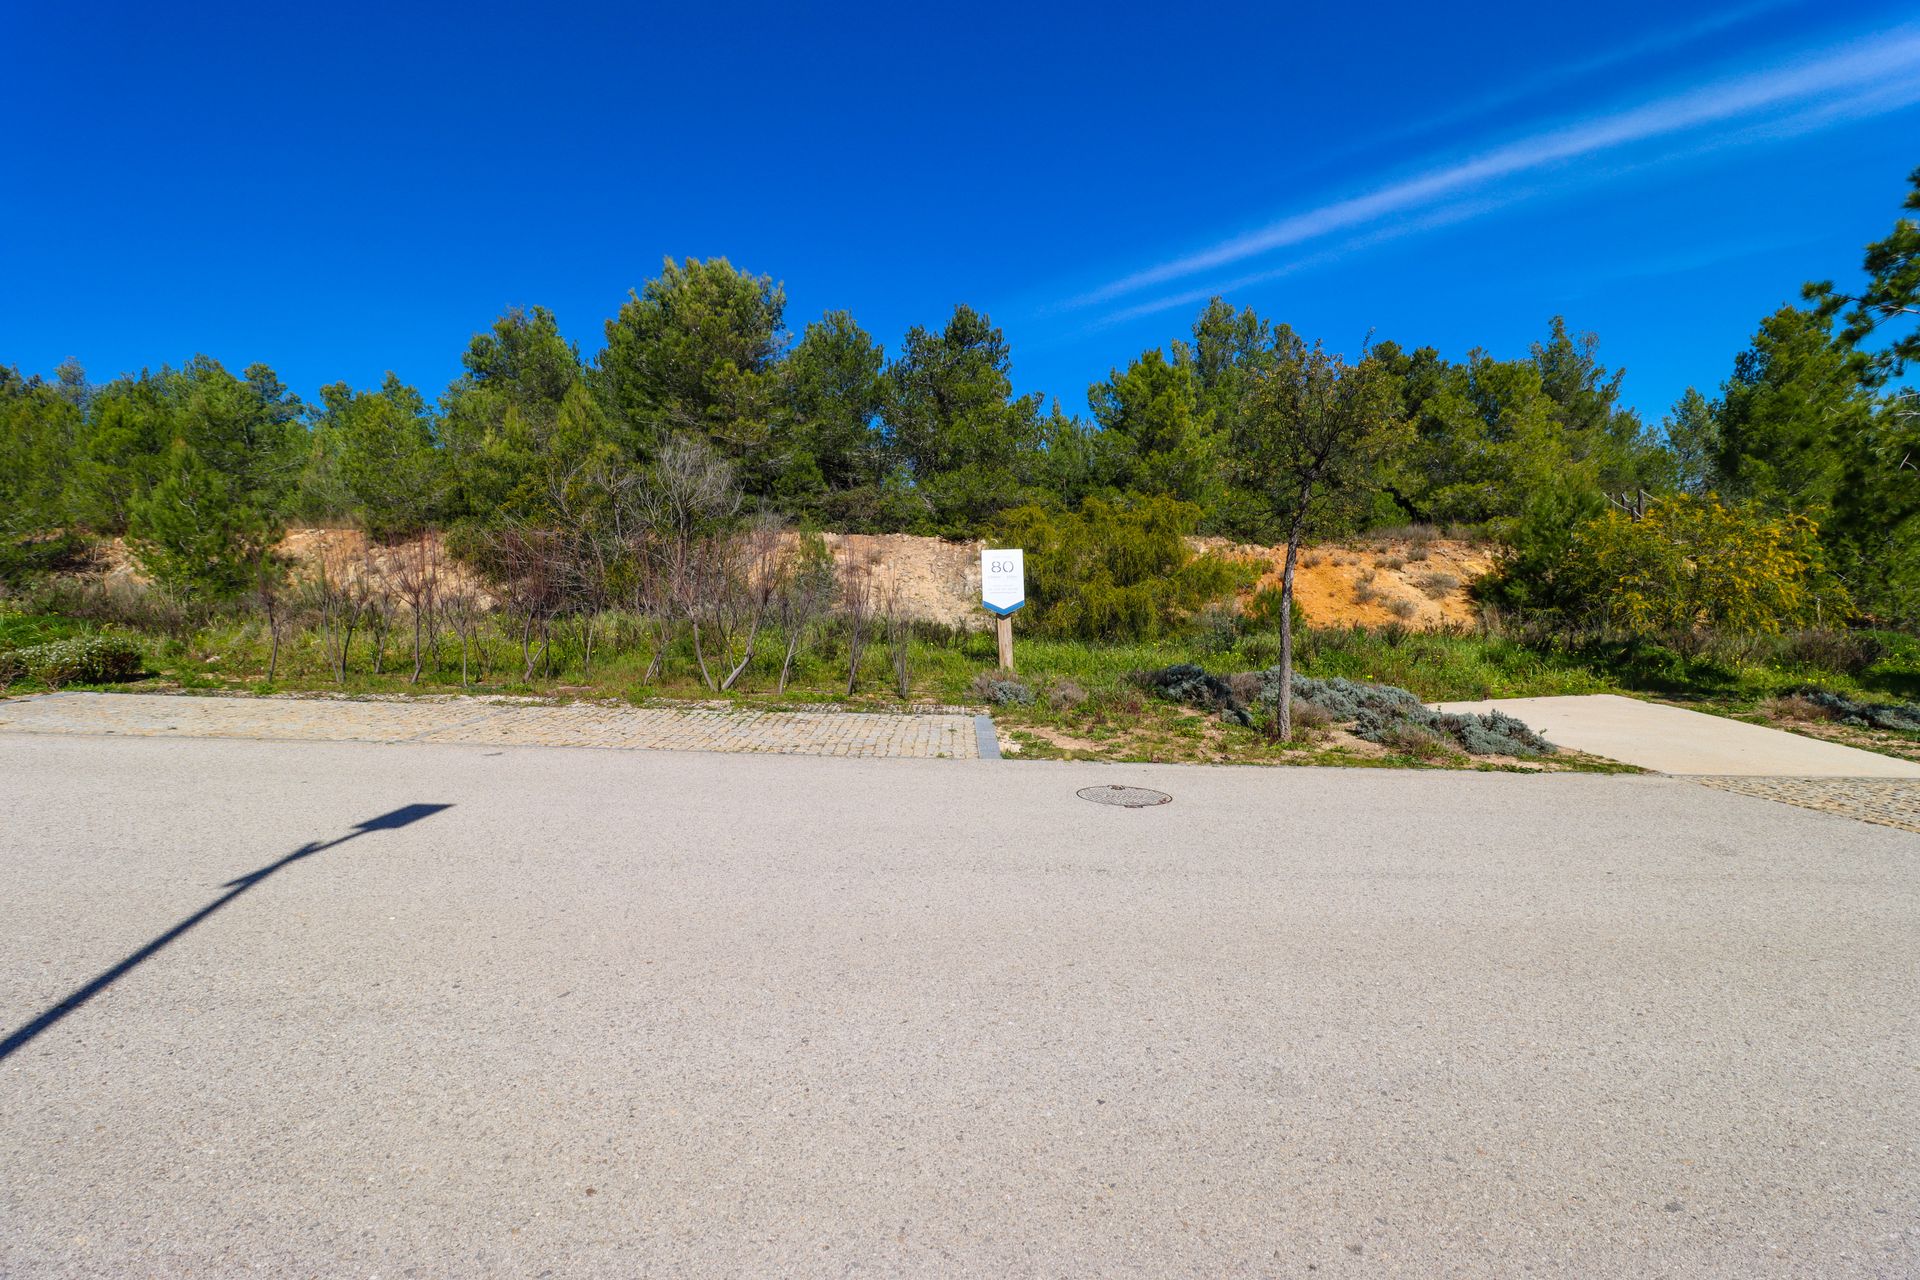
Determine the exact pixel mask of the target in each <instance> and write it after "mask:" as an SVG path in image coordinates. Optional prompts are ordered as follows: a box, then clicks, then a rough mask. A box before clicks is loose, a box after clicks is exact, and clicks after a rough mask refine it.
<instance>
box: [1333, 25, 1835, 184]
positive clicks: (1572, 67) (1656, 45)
mask: <svg viewBox="0 0 1920 1280" xmlns="http://www.w3.org/2000/svg"><path fill="white" fill-rule="evenodd" d="M1806 2H1807V0H1759V2H1758V3H1755V4H1747V5H1741V6H1739V7H1737V8H1732V9H1726V10H1723V11H1721V12H1719V13H1715V14H1709V15H1707V16H1706V17H1703V18H1699V19H1697V20H1695V21H1693V22H1689V23H1686V24H1684V25H1682V26H1678V27H1671V28H1668V29H1666V30H1664V31H1655V32H1652V33H1650V34H1648V35H1646V36H1644V37H1642V38H1641V39H1639V40H1635V41H1632V42H1630V43H1628V44H1623V45H1618V46H1616V47H1614V48H1612V49H1607V50H1604V51H1602V52H1600V53H1597V54H1594V55H1593V56H1592V57H1589V58H1582V59H1580V60H1578V61H1575V62H1568V63H1563V64H1561V65H1559V66H1556V67H1550V68H1548V69H1546V70H1544V71H1541V72H1538V73H1536V74H1533V75H1523V76H1519V77H1517V78H1514V79H1511V80H1508V81H1506V82H1505V83H1504V84H1502V86H1501V87H1500V88H1499V89H1497V90H1495V91H1493V92H1491V93H1486V94H1482V95H1481V96H1479V97H1477V98H1473V99H1471V100H1470V101H1467V102H1464V103H1461V104H1459V105H1458V106H1454V107H1450V108H1446V109H1444V110H1440V111H1435V112H1432V113H1430V114H1427V115H1423V116H1421V117H1420V118H1419V119H1416V120H1409V121H1407V122H1406V123H1405V124H1403V125H1401V126H1399V127H1398V128H1395V129H1391V130H1389V131H1388V132H1386V133H1383V134H1378V135H1376V136H1374V137H1372V138H1370V139H1368V140H1367V141H1365V142H1362V143H1357V144H1355V148H1354V149H1361V148H1371V147H1375V146H1378V145H1380V144H1382V143H1385V142H1394V141H1402V140H1405V139H1408V138H1417V137H1424V136H1427V135H1430V134H1434V133H1438V132H1440V131H1442V130H1444V129H1449V128H1451V127H1453V126H1454V125H1458V124H1463V123H1465V122H1466V121H1469V120H1478V119H1481V118H1482V117H1485V116H1488V115H1491V114H1492V113H1493V112H1495V111H1498V110H1500V109H1501V108H1503V107H1510V106H1513V105H1514V104H1515V103H1519V102H1525V101H1527V100H1528V99H1530V98H1537V97H1540V96H1541V95H1543V94H1545V93H1548V92H1550V91H1552V90H1554V89H1558V88H1561V87H1563V86H1566V85H1570V84H1574V83H1576V82H1578V81H1580V80H1585V79H1588V78H1589V77H1592V76H1595V75H1597V74H1599V73H1600V72H1602V71H1609V70H1612V69H1613V68H1614V67H1618V66H1623V65H1625V64H1626V63H1629V62H1640V61H1643V60H1645V59H1647V58H1655V57H1659V56H1660V55H1662V54H1666V53H1672V52H1674V51H1675V50H1677V49H1684V48H1686V47H1687V46H1688V45H1692V44H1697V43H1699V42H1700V41H1702V40H1705V39H1706V38H1707V37H1708V36H1716V35H1719V34H1720V33H1721V32H1723V31H1729V30H1732V29H1733V28H1735V27H1738V26H1742V25H1744V24H1746V23H1748V22H1751V21H1753V20H1754V19H1755V18H1759V17H1764V16H1765V15H1767V14H1770V13H1775V12H1777V11H1779V10H1781V9H1786V8H1791V7H1795V6H1798V5H1801V4H1805V3H1806Z"/></svg>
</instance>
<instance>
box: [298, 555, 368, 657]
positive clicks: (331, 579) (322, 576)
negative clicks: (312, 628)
mask: <svg viewBox="0 0 1920 1280" xmlns="http://www.w3.org/2000/svg"><path fill="white" fill-rule="evenodd" d="M309 594H310V598H311V600H312V602H313V613H314V618H315V620H316V621H317V622H318V624H319V628H320V645H321V648H322V649H324V650H325V651H326V655H327V665H328V666H330V667H332V668H333V679H334V683H335V684H345V683H346V682H347V662H348V659H349V658H350V656H351V654H352V650H353V634H354V632H355V631H357V630H359V628H360V623H361V620H362V618H363V616H364V615H365V613H366V608H367V601H366V592H365V590H364V584H363V583H362V582H361V581H360V579H359V578H358V576H357V575H356V574H355V573H354V571H353V565H352V564H351V562H350V561H349V560H348V558H347V557H346V556H345V555H343V554H340V553H338V552H335V551H332V550H327V551H323V552H322V554H321V557H320V563H319V565H318V566H317V570H316V572H315V574H314V577H313V580H312V583H311V584H310V587H309Z"/></svg>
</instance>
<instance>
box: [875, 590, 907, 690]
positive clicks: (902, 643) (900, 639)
mask: <svg viewBox="0 0 1920 1280" xmlns="http://www.w3.org/2000/svg"><path fill="white" fill-rule="evenodd" d="M880 621H881V630H882V631H883V632H884V633H885V635H886V637H887V657H888V659H889V660H890V661H891V663H892V666H893V688H894V692H896V693H898V694H899V695H900V696H901V697H902V698H905V697H907V696H908V695H910V694H911V693H912V692H913V620H912V619H911V618H909V617H908V616H907V601H906V594H905V592H903V591H902V590H901V587H900V575H899V574H897V573H888V574H887V577H886V581H885V583H884V584H882V586H881V588H880Z"/></svg>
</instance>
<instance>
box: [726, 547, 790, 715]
mask: <svg viewBox="0 0 1920 1280" xmlns="http://www.w3.org/2000/svg"><path fill="white" fill-rule="evenodd" d="M781 534H782V529H781V526H780V521H779V519H778V518H777V517H775V516H773V515H770V514H762V515H761V516H760V517H759V518H758V519H756V520H755V521H754V522H753V523H752V524H751V525H749V526H748V527H747V528H746V529H744V530H742V531H740V532H738V533H722V534H717V535H715V537H714V539H713V540H714V541H715V542H717V543H722V544H724V546H725V548H726V550H725V551H724V552H722V553H721V554H722V556H723V558H724V561H725V566H724V570H723V572H722V573H721V574H720V580H719V581H718V582H716V583H715V584H714V594H713V595H712V597H711V599H710V605H709V608H710V611H711V613H712V615H713V616H715V617H716V618H720V619H724V622H723V623H722V625H721V626H720V627H719V628H718V629H717V631H716V636H717V637H718V638H719V639H721V640H722V641H723V643H724V645H725V647H724V648H723V649H722V650H721V652H722V653H723V654H724V655H725V657H724V658H723V665H724V664H725V663H726V662H732V664H733V665H732V669H731V670H729V671H728V672H727V674H726V676H725V677H724V678H723V679H722V680H721V681H720V688H721V689H722V690H723V691H724V690H728V689H731V688H733V686H734V685H735V684H736V683H737V682H738V681H739V679H740V677H741V675H742V674H744V673H745V672H746V669H747V666H748V664H749V663H751V662H752V661H753V655H754V651H755V649H756V648H757V647H758V646H759V643H760V632H761V629H762V628H763V627H764V626H765V625H766V622H767V617H768V615H769V614H770V613H771V612H772V609H773V603H774V600H775V598H776V597H777V596H778V595H779V592H780V540H781ZM736 648H737V649H738V653H739V656H738V658H737V660H736V659H735V657H734V654H735V650H736Z"/></svg>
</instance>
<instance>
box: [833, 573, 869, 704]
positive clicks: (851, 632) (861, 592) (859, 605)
mask: <svg viewBox="0 0 1920 1280" xmlns="http://www.w3.org/2000/svg"><path fill="white" fill-rule="evenodd" d="M873 605H874V599H873V570H872V566H870V565H864V564H850V565H848V566H847V572H846V574H845V575H844V577H843V578H842V581H841V584H840V618H841V620H842V621H843V622H844V623H845V624H846V628H847V692H848V693H849V694H851V693H852V692H853V691H854V689H855V688H856V687H857V686H858V685H859V683H860V659H861V658H862V656H864V655H865V653H866V651H867V640H868V638H869V632H870V631H871V630H872V628H873Z"/></svg>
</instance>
